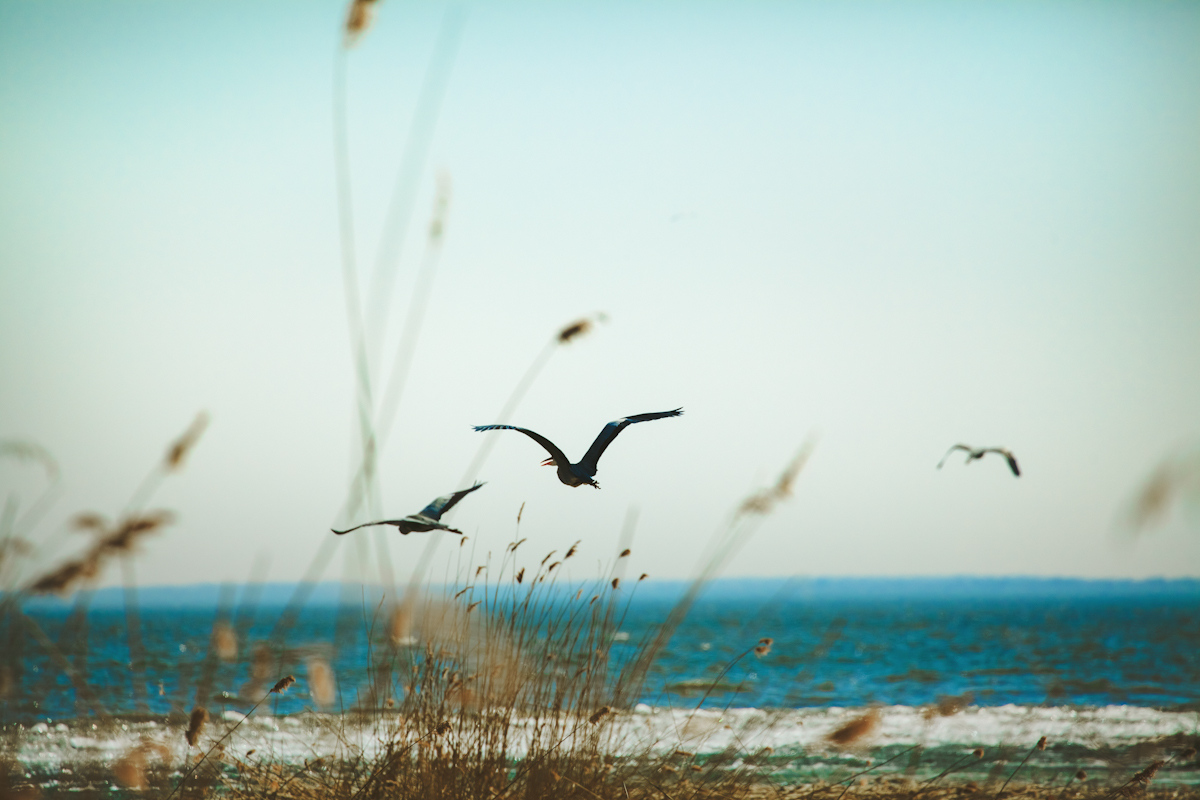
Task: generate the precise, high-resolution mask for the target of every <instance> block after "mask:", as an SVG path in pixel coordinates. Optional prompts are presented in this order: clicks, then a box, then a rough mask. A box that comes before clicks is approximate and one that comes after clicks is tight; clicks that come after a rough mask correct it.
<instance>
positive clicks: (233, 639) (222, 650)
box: [212, 620, 238, 661]
mask: <svg viewBox="0 0 1200 800" xmlns="http://www.w3.org/2000/svg"><path fill="white" fill-rule="evenodd" d="M212 648H213V652H215V653H216V654H217V658H219V659H221V660H222V661H236V660H237V652H238V648H237V634H236V633H234V631H233V628H232V627H230V625H229V623H228V622H225V621H223V620H222V621H220V622H217V623H215V624H214V625H213V632H212Z"/></svg>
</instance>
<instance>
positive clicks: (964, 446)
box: [937, 444, 974, 469]
mask: <svg viewBox="0 0 1200 800" xmlns="http://www.w3.org/2000/svg"><path fill="white" fill-rule="evenodd" d="M973 449H974V448H972V447H971V445H969V444H956V445H954V446H953V447H951V448H950V449H949V450H947V451H946V455H944V456H942V460H941V461H939V462H938V465H937V468H938V469H941V468H942V465H943V464H945V463H946V459H947V458H949V457H950V454H951V453H953V452H954V451H955V450H965V451H967V454H968V455H969V454H970V452H971V450H973Z"/></svg>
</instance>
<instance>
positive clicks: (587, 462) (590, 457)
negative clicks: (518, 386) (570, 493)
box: [475, 408, 683, 489]
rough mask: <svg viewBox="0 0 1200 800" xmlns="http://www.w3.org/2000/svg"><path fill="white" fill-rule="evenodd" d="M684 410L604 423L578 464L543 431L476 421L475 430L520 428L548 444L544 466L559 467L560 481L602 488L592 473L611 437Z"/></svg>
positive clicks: (532, 437)
mask: <svg viewBox="0 0 1200 800" xmlns="http://www.w3.org/2000/svg"><path fill="white" fill-rule="evenodd" d="M682 413H683V409H682V408H677V409H675V410H674V411H657V412H654V413H652V414H634V415H633V416H629V417H622V418H621V419H618V420H613V421H612V422H610V423H608V424H607V425H605V426H604V430H602V431H600V435H599V436H597V437H596V441H594V442H592V446H591V447H589V448H588V451H587V452H586V453H585V454H584V456H583V458H582V459H580V460H579V463H577V464H572V463H571V460H570V459H568V458H567V457H566V456H565V455H563V451H562V450H559V449H558V447H557V446H556V445H555V444H554V442H552V441H550V440H549V439H547V438H546V437H545V436H542V435H541V434H540V433H534V432H533V431H531V430H529V429H528V428H518V427H517V426H516V425H476V426H475V430H477V431H520V432H521V433H523V434H525V435H526V436H528V437H529V438H530V439H533V440H534V441H535V442H537V443H538V444H540V445H541V446H542V447H544V448H546V452H547V453H549V454H550V458H547V459H546V460H545V461H543V462H542V466H544V467H549V466H551V465H553V466H556V467H558V479H559V480H560V481H562V482H563V483H565V484H566V485H567V486H582V485H583V484H585V483H586V484H588V485H589V486H593V487H595V488H597V489H599V488H600V484H598V483H596V482H595V481H594V480H592V476H593V475H595V474H596V462H597V461H599V460H600V456H601V455H602V454H603V453H604V448H606V447H608V446H609V444H611V443H612V440H613V439H615V438H617V434H618V433H620V432H621V431H623V430H624V429H625V426H627V425H632V424H633V423H635V422H649V421H650V420H652V419H662V418H663V417H678V416H679V415H681V414H682Z"/></svg>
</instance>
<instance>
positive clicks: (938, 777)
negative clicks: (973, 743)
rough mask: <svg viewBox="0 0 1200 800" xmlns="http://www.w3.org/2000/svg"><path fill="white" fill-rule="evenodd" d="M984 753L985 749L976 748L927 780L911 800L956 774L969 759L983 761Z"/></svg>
mask: <svg viewBox="0 0 1200 800" xmlns="http://www.w3.org/2000/svg"><path fill="white" fill-rule="evenodd" d="M983 753H984V750H983V748H982V747H976V748H975V749H974V750H972V751H971V752H970V753H967V754H966V755H965V756H963V757H962V758H960V759H958V760H957V761H955V762H954V763H953V764H951V765H950V766H948V767H946V768H945V769H944V770H942V771H941V772H940V773H938V774H937V775H936V776H934V777H932V778H930V779H929V780H927V781H924V782H923V783H922V784H921V788H920V789H918V790H917V791H916V792H915V793H914V794H913V795H912V798H911V799H910V800H915V798H916V796H917V795H918V794H920V793H921V792H922V791H924V790H925V789H926V788H928V787H930V786H932V785H933V784H935V783H937V782H938V781H940V780H941V779H942V778H944V777H946V776H947V775H949V774H950V773H951V772H954V771H955V770H956V769H958V768H959V767H960V766H961V765H962V764H963V763H965V762H966V761H967V760H968V759H970V758H972V757H974V758H975V759H976V760H980V759H982V758H983Z"/></svg>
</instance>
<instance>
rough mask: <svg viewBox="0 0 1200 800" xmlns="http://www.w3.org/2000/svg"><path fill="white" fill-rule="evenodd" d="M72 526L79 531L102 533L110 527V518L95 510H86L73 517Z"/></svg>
mask: <svg viewBox="0 0 1200 800" xmlns="http://www.w3.org/2000/svg"><path fill="white" fill-rule="evenodd" d="M71 527H72V528H74V529H75V530H77V531H94V532H96V533H102V532H103V531H104V529H105V528H107V527H108V520H107V519H105V518H104V517H102V516H101V515H99V514H97V513H96V512H94V511H84V512H82V513H80V514H76V515H75V516H74V517H72V518H71Z"/></svg>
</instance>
